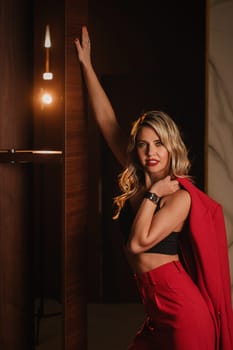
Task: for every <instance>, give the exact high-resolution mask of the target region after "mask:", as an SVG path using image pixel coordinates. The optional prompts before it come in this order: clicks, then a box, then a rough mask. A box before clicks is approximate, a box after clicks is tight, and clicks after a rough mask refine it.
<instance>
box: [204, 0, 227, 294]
mask: <svg viewBox="0 0 233 350" xmlns="http://www.w3.org/2000/svg"><path fill="white" fill-rule="evenodd" d="M232 18H233V2H232V1H229V0H228V1H226V0H225V1H224V0H219V1H216V0H212V1H210V17H209V62H208V71H209V87H208V92H209V96H208V99H209V102H208V103H209V107H208V193H209V194H210V195H211V196H212V197H213V198H215V199H216V200H217V201H219V202H220V203H221V204H222V205H223V209H224V214H225V221H226V227H227V238H228V243H229V257H230V269H231V285H232V295H233V206H232V203H233V161H232V149H233V103H232V101H233V69H232V62H233V45H232V35H233V21H232Z"/></svg>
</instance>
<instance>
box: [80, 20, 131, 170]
mask: <svg viewBox="0 0 233 350" xmlns="http://www.w3.org/2000/svg"><path fill="white" fill-rule="evenodd" d="M74 42H75V46H76V49H77V53H78V58H79V61H80V63H81V65H82V69H83V74H84V79H85V83H86V86H87V91H88V95H89V101H90V104H91V106H92V109H93V112H94V116H95V119H96V122H97V124H98V126H99V128H100V130H101V132H102V134H103V136H104V138H105V140H106V142H107V144H108V146H109V147H110V149H111V150H112V152H113V154H114V155H115V157H116V158H117V159H118V161H119V162H120V163H121V164H122V165H123V166H124V165H125V164H126V147H127V137H126V136H125V135H124V133H123V132H122V130H121V128H120V126H119V123H118V121H117V118H116V115H115V112H114V110H113V107H112V105H111V102H110V101H109V99H108V97H107V95H106V93H105V91H104V89H103V87H102V86H101V84H100V82H99V80H98V77H97V75H96V73H95V70H94V68H93V65H92V62H91V43H90V38H89V34H88V31H87V28H86V27H85V26H83V27H82V35H81V40H80V39H79V38H77V39H75V41H74Z"/></svg>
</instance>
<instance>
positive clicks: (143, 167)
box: [75, 26, 232, 350]
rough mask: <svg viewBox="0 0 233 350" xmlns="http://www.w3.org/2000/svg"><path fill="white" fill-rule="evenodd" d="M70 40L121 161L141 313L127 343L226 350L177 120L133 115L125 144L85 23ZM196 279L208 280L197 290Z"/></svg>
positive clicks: (122, 206) (123, 215) (139, 348)
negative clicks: (193, 225) (192, 225)
mask: <svg viewBox="0 0 233 350" xmlns="http://www.w3.org/2000/svg"><path fill="white" fill-rule="evenodd" d="M75 45H76V48H77V53H78V58H79V61H80V63H81V65H82V69H83V73H84V78H85V82H86V86H87V89H88V94H89V99H90V103H91V106H92V108H93V112H94V115H95V119H96V121H97V123H98V125H99V128H100V130H101V132H102V134H103V136H104V137H105V139H106V141H107V143H108V145H109V147H110V148H111V150H112V152H113V153H114V155H115V156H116V158H117V159H118V160H119V162H120V163H121V164H122V166H123V167H124V171H123V172H122V174H121V176H120V180H119V185H120V188H121V190H122V193H121V195H119V196H118V197H116V198H115V199H114V202H115V204H116V213H115V218H118V219H119V220H120V222H121V224H122V229H123V232H124V236H125V237H124V238H125V240H124V250H125V254H126V257H127V259H128V261H129V264H130V266H131V268H132V270H133V272H134V274H135V278H136V281H137V285H138V288H139V291H140V293H141V297H142V302H143V304H144V306H145V311H146V315H147V318H146V321H145V323H144V324H143V326H142V328H141V329H140V330H139V332H138V333H137V334H136V336H135V338H134V340H133V342H132V344H131V345H130V346H129V348H128V349H131V350H133V349H135V350H152V349H162V350H187V349H189V350H190V349H191V350H214V349H220V348H221V349H225V350H230V349H231V350H232V348H231V345H232V343H231V341H232V338H231V335H232V332H231V331H230V332H229V331H228V330H227V331H226V332H225V333H226V334H227V335H226V337H228V340H227V341H226V342H225V347H224V346H223V347H221V345H219V344H220V343H221V342H220V341H219V338H220V337H219V332H220V326H219V323H218V320H217V316H216V310H215V301H214V302H212V299H211V298H209V294H208V295H207V294H206V293H205V291H206V290H208V286H209V283H211V282H209V281H208V276H207V277H206V276H205V275H203V273H202V272H199V271H202V267H200V266H199V265H198V264H196V263H195V258H196V255H195V254H196V250H195V248H194V247H192V244H191V241H192V237H194V241H195V240H197V242H198V244H199V241H200V239H199V236H198V237H197V238H196V237H195V234H194V235H193V236H192V237H191V238H190V230H189V228H188V219H189V216H190V215H191V214H190V212H191V210H190V208H191V206H192V207H193V205H194V207H195V203H196V202H197V201H198V200H196V199H195V198H194V201H193V200H192V198H193V193H194V197H195V196H196V193H197V192H198V190H197V189H193V187H194V186H193V185H192V184H191V185H190V181H189V180H187V179H188V171H189V167H190V164H189V160H188V157H187V150H186V147H185V145H184V143H183V141H182V139H181V136H180V133H179V130H178V128H177V126H176V125H175V123H174V122H173V120H172V119H171V118H170V117H169V116H168V115H167V114H166V113H164V112H161V111H149V112H147V113H145V114H144V115H142V116H141V117H140V118H138V120H136V122H135V123H134V125H133V127H132V130H131V134H130V139H129V142H128V141H127V138H126V137H125V136H124V135H123V133H122V130H121V129H120V126H119V124H118V122H117V118H116V116H115V113H114V110H113V108H112V106H111V103H110V101H109V99H108V98H107V96H106V94H105V92H104V90H103V88H102V86H101V85H100V82H99V80H98V78H97V76H96V74H95V71H94V69H93V66H92V63H91V46H90V39H89V34H88V31H87V28H86V27H85V26H84V27H83V28H82V40H81V41H80V40H79V39H75ZM119 140H121V142H119ZM190 186H191V187H190ZM186 187H187V188H188V189H187V188H186ZM189 188H190V189H189ZM203 195H204V194H203ZM208 200H209V199H208ZM205 201H206V202H207V200H206V199H205V198H204V202H205ZM210 201H211V205H212V200H210ZM191 203H192V204H191ZM179 247H180V248H179ZM180 249H181V250H180ZM192 249H193V251H192ZM201 249H202V248H201ZM201 249H200V251H201ZM197 251H198V252H199V250H198V249H197ZM200 261H201V262H202V260H201V259H200ZM184 266H185V268H186V269H185V268H184ZM189 268H190V271H189V273H188V272H187V271H186V270H188V269H189ZM226 269H227V267H226ZM226 271H227V273H228V274H229V270H226ZM200 274H201V275H200ZM202 277H203V279H204V280H205V279H206V280H207V283H206V282H204V283H202V285H203V286H201V288H199V285H198V282H199V280H201V278H202ZM228 277H229V276H228ZM211 280H212V279H211ZM206 284H207V286H206ZM226 284H229V278H228V279H227V281H226ZM214 298H215V296H214V297H213V299H214ZM217 299H218V298H217ZM222 299H223V297H222ZM222 299H221V300H222ZM228 304H229V300H228ZM228 308H229V305H228ZM229 312H230V318H231V316H232V310H230V311H229ZM229 333H231V334H230V335H229Z"/></svg>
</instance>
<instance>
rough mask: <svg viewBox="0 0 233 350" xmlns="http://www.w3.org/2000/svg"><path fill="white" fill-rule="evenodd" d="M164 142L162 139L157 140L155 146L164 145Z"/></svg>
mask: <svg viewBox="0 0 233 350" xmlns="http://www.w3.org/2000/svg"><path fill="white" fill-rule="evenodd" d="M162 145H163V144H162V142H161V141H160V140H158V141H155V146H162Z"/></svg>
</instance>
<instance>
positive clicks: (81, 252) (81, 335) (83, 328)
mask: <svg viewBox="0 0 233 350" xmlns="http://www.w3.org/2000/svg"><path fill="white" fill-rule="evenodd" d="M65 23H66V39H65V41H66V64H65V67H66V70H65V76H66V84H65V89H66V111H65V115H66V119H65V140H66V141H65V183H64V186H65V189H64V192H65V198H64V208H65V236H64V249H65V250H64V278H65V279H64V312H65V349H66V350H72V349H74V350H75V349H86V348H87V323H86V317H87V312H86V303H87V289H86V281H87V204H88V199H87V157H88V153H87V115H86V112H87V110H86V103H85V96H84V89H83V83H82V77H81V71H80V67H79V64H78V62H77V57H76V52H75V48H74V44H73V40H74V38H75V37H76V36H77V35H79V33H80V30H81V25H82V24H85V23H87V1H81V2H77V1H75V0H70V1H66V21H65Z"/></svg>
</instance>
